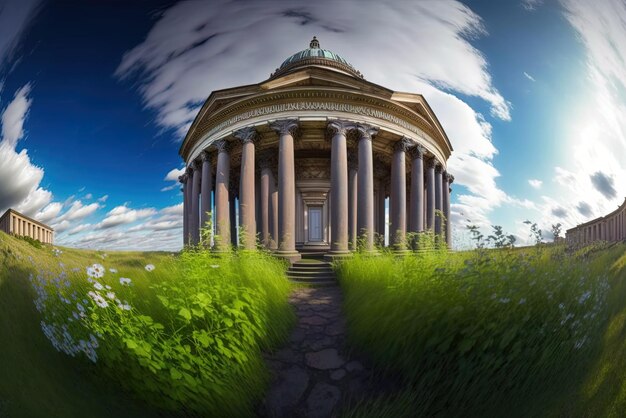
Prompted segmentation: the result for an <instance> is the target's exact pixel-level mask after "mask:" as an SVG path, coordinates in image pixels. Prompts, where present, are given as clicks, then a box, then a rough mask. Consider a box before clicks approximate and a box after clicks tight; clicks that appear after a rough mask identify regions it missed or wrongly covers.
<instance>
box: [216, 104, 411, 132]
mask: <svg viewBox="0 0 626 418" xmlns="http://www.w3.org/2000/svg"><path fill="white" fill-rule="evenodd" d="M294 111H324V112H328V111H330V112H346V113H353V114H355V115H362V116H369V117H373V118H378V119H382V120H386V121H387V122H391V123H393V124H395V125H398V126H401V127H403V128H405V129H408V130H409V131H411V132H413V133H415V134H417V135H419V136H423V131H422V130H421V129H420V128H418V127H417V126H415V125H413V124H411V123H409V122H407V121H406V120H404V119H401V118H399V117H397V116H395V115H392V114H391V113H388V112H385V111H383V110H379V109H375V108H372V107H368V106H362V105H354V104H350V103H334V102H294V103H278V104H273V105H269V106H262V107H258V108H256V109H251V110H248V111H245V112H242V113H240V114H238V115H235V116H233V117H231V118H229V119H227V120H225V121H223V122H221V123H219V124H217V125H215V126H214V127H213V128H211V129H210V130H209V131H208V132H207V133H206V135H204V136H207V137H210V136H212V135H214V134H215V133H217V132H219V131H222V130H224V129H226V128H228V127H229V126H232V125H234V124H236V123H238V122H241V121H245V120H248V119H252V118H255V117H258V116H265V115H271V114H276V113H282V112H294ZM293 121H295V120H293ZM278 122H281V121H276V122H273V124H274V125H273V126H277V127H280V126H281V125H280V124H278ZM296 123H297V122H296ZM270 126H272V124H270ZM272 129H276V128H274V127H272Z"/></svg>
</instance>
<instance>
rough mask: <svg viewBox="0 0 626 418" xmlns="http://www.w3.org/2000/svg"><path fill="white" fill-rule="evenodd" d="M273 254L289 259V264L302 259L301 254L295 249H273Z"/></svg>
mask: <svg viewBox="0 0 626 418" xmlns="http://www.w3.org/2000/svg"><path fill="white" fill-rule="evenodd" d="M274 255H275V256H276V257H280V258H284V259H285V260H287V261H289V263H290V264H293V263H295V262H296V261H299V260H301V259H302V254H300V253H299V252H297V251H274Z"/></svg>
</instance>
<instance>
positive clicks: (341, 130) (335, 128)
mask: <svg viewBox="0 0 626 418" xmlns="http://www.w3.org/2000/svg"><path fill="white" fill-rule="evenodd" d="M353 128H354V124H353V123H352V122H348V121H345V120H333V121H331V122H329V123H328V126H327V129H328V133H329V134H330V136H331V137H332V136H335V135H343V136H346V135H347V134H348V130H350V129H353Z"/></svg>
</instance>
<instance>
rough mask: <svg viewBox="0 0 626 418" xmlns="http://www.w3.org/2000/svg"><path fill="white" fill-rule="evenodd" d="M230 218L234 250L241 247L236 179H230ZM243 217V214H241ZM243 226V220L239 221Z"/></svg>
mask: <svg viewBox="0 0 626 418" xmlns="http://www.w3.org/2000/svg"><path fill="white" fill-rule="evenodd" d="M228 198H229V200H228V217H229V219H230V244H231V245H232V246H233V248H237V247H238V246H239V241H238V237H237V186H236V185H235V181H234V179H232V178H231V179H230V189H229V190H228ZM239 214H240V215H241V212H240V213H239ZM239 225H241V219H240V220H239Z"/></svg>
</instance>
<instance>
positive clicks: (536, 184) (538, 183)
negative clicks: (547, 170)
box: [528, 179, 543, 189]
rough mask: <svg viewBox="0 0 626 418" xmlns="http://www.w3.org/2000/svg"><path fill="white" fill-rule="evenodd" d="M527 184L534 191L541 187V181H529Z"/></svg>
mask: <svg viewBox="0 0 626 418" xmlns="http://www.w3.org/2000/svg"><path fill="white" fill-rule="evenodd" d="M528 184H530V186H531V187H532V188H534V189H541V185H542V184H543V181H541V180H537V179H529V180H528Z"/></svg>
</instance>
